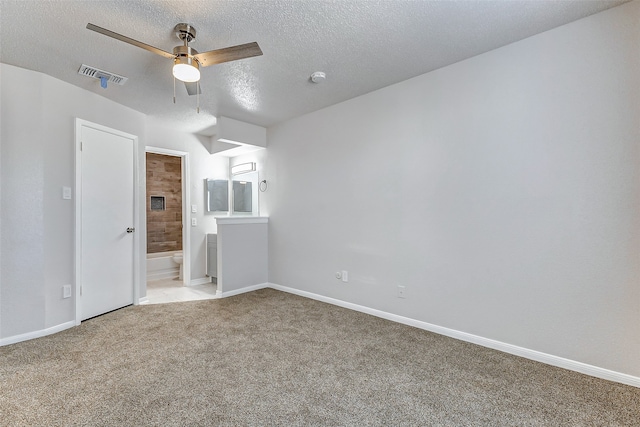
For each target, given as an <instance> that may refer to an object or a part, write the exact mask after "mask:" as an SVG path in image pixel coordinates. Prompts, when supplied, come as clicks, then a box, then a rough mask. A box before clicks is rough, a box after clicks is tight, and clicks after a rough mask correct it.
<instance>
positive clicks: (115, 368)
mask: <svg viewBox="0 0 640 427" xmlns="http://www.w3.org/2000/svg"><path fill="white" fill-rule="evenodd" d="M0 425H2V426H23V425H24V426H73V425H87V426H94V425H95V426H138V425H145V426H146V425H150V426H199V425H202V426H206V425H211V426H218V425H220V426H270V425H279V426H296V425H297V426H376V425H384V426H638V425H640V389H637V388H633V387H629V386H624V385H620V384H616V383H612V382H608V381H604V380H600V379H595V378H592V377H588V376H585V375H582V374H578V373H575V372H570V371H566V370H563V369H559V368H554V367H550V366H547V365H543V364H541V363H537V362H533V361H530V360H526V359H522V358H519V357H516V356H511V355H508V354H505V353H500V352H498V351H494V350H490V349H486V348H483V347H479V346H476V345H473V344H469V343H465V342H462V341H457V340H454V339H451V338H447V337H443V336H439V335H436V334H433V333H429V332H425V331H422V330H419V329H415V328H411V327H408V326H404V325H400V324H396V323H392V322H389V321H386V320H382V319H379V318H376V317H372V316H369V315H366V314H362V313H358V312H354V311H350V310H346V309H343V308H339V307H335V306H332V305H328V304H324V303H321V302H317V301H313V300H310V299H306V298H301V297H298V296H294V295H290V294H287V293H283V292H278V291H275V290H271V289H264V290H260V291H256V292H252V293H248V294H243V295H238V296H236V297H231V298H226V299H220V300H206V301H193V302H183V303H174V304H163V305H145V306H137V307H128V308H125V309H122V310H118V311H116V312H112V313H109V314H106V315H104V316H101V317H98V318H95V319H92V320H89V321H86V322H83V323H82V325H80V326H78V327H76V328H72V329H69V330H67V331H64V332H61V333H58V334H55V335H51V336H48V337H44V338H40V339H36V340H32V341H27V342H23V343H19V344H14V345H10V346H5V347H1V348H0Z"/></svg>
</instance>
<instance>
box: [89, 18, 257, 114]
mask: <svg viewBox="0 0 640 427" xmlns="http://www.w3.org/2000/svg"><path fill="white" fill-rule="evenodd" d="M87 29H89V30H92V31H95V32H98V33H100V34H104V35H105V36H109V37H112V38H114V39H116V40H120V41H123V42H125V43H129V44H131V45H134V46H137V47H141V48H142V49H145V50H148V51H149V52H152V53H155V54H157V55H160V56H164V57H165V58H169V59H173V76H174V77H175V78H176V79H178V80H181V81H183V82H184V83H185V86H186V88H187V92H188V93H189V95H196V94H200V93H202V92H201V90H200V83H199V80H200V67H201V66H202V67H208V66H209V65H215V64H221V63H223V62H229V61H236V60H238V59H245V58H251V57H253V56H260V55H262V50H261V49H260V46H258V43H256V42H252V43H246V44H240V45H237V46H231V47H225V48H222V49H216V50H210V51H208V52H202V53H198V51H197V50H195V49H194V48H192V47H191V46H189V43H190V42H192V41H193V40H195V39H196V29H195V28H194V27H193V26H191V25H190V24H184V23H180V24H177V25H176V26H175V27H174V29H173V30H174V31H175V34H176V36H177V37H178V38H179V39H180V40H182V42H183V44H182V45H181V46H176V47H174V48H173V53H170V52H167V51H164V50H162V49H158V48H157V47H153V46H151V45H148V44H146V43H142V42H139V41H138V40H134V39H132V38H130V37H127V36H123V35H122V34H118V33H115V32H113V31H110V30H107V29H105V28H102V27H98V26H97V25H94V24H91V23H88V24H87ZM173 102H175V84H174V97H173Z"/></svg>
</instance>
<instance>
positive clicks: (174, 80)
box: [173, 77, 176, 104]
mask: <svg viewBox="0 0 640 427" xmlns="http://www.w3.org/2000/svg"><path fill="white" fill-rule="evenodd" d="M173 103H174V104H175V103H176V78H175V77H174V78H173Z"/></svg>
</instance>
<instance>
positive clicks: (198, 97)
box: [196, 80, 200, 114]
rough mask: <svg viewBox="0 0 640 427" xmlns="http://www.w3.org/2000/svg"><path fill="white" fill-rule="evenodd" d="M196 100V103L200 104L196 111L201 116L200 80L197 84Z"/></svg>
mask: <svg viewBox="0 0 640 427" xmlns="http://www.w3.org/2000/svg"><path fill="white" fill-rule="evenodd" d="M196 99H197V101H196V102H197V103H198V107H197V108H196V111H197V112H198V114H200V80H198V81H197V82H196Z"/></svg>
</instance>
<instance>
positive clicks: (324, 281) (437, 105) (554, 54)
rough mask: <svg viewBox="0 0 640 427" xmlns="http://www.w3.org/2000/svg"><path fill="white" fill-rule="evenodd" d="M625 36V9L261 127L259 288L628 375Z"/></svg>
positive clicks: (633, 346) (634, 116) (634, 279)
mask: <svg viewBox="0 0 640 427" xmlns="http://www.w3.org/2000/svg"><path fill="white" fill-rule="evenodd" d="M639 22H640V3H639V2H632V3H629V4H625V5H623V6H620V7H618V8H614V9H611V10H609V11H605V12H603V13H600V14H597V15H594V16H591V17H588V18H585V19H582V20H580V21H576V22H574V23H571V24H569V25H565V26H562V27H559V28H557V29H554V30H551V31H548V32H546V33H543V34H540V35H537V36H534V37H531V38H529V39H526V40H523V41H520V42H517V43H514V44H511V45H508V46H505V47H503V48H500V49H497V50H495V51H491V52H488V53H486V54H483V55H480V56H477V57H474V58H471V59H469V60H466V61H462V62H460V63H457V64H454V65H452V66H449V67H446V68H443V69H440V70H436V71H434V72H431V73H428V74H425V75H422V76H419V77H417V78H414V79H411V80H408V81H405V82H402V83H399V84H396V85H393V86H390V87H387V88H385V89H382V90H378V91H375V92H372V93H370V94H367V95H365V96H362V97H359V98H356V99H353V100H350V101H347V102H344V103H341V104H338V105H335V106H332V107H329V108H326V109H324V110H321V111H318V112H315V113H311V114H309V115H305V116H303V117H300V118H297V119H293V120H290V121H288V122H285V123H283V124H281V125H278V126H275V127H273V128H271V129H270V130H269V134H268V140H269V148H268V150H267V159H266V161H267V166H266V176H267V177H268V180H269V190H268V192H267V193H266V194H265V203H264V208H265V210H266V211H268V214H269V216H270V219H269V239H270V244H269V281H270V282H272V283H276V284H278V285H283V286H288V287H293V288H296V289H299V290H301V291H308V292H312V293H315V294H319V295H322V296H326V297H331V298H336V299H339V300H343V301H347V302H351V303H355V304H360V305H363V306H367V307H371V308H374V309H378V310H383V311H386V312H390V313H394V314H398V315H401V316H406V317H409V318H413V319H417V320H420V321H424V322H429V323H431V324H435V325H440V326H444V327H447V328H452V329H455V330H459V331H463V332H467V333H471V334H475V335H479V336H482V337H486V338H490V339H494V340H498V341H502V342H505V343H510V344H513V345H517V346H521V347H524V348H528V349H533V350H537V351H540V352H544V353H548V354H551V355H555V356H560V357H564V358H568V359H571V360H575V361H579V362H583V363H587V364H590V365H594V366H597V367H602V368H606V369H610V370H613V371H617V372H621V373H625V374H629V375H632V376H640V359H639V358H638V354H640V283H639V281H640V227H639V226H638V224H640V172H639V171H640V144H639V141H640V127H639V123H640V93H639V88H640V58H639V56H640V28H639ZM425 54H428V52H427V53H425ZM262 207H263V206H261V208H262ZM337 270H348V271H349V274H350V276H349V277H350V280H349V283H348V284H345V283H342V282H340V281H338V280H336V279H335V277H334V273H335V272H336V271H337ZM397 285H404V286H406V295H407V296H406V299H399V298H397Z"/></svg>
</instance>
